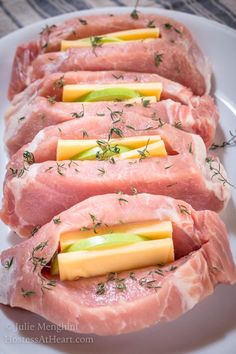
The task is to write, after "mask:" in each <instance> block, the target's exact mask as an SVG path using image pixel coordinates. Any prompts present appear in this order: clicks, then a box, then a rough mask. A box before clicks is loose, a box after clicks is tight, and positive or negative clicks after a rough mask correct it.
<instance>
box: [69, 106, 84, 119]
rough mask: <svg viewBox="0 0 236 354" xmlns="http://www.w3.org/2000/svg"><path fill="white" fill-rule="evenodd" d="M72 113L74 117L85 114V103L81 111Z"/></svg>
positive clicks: (80, 116)
mask: <svg viewBox="0 0 236 354" xmlns="http://www.w3.org/2000/svg"><path fill="white" fill-rule="evenodd" d="M71 115H72V117H73V118H82V117H83V116H84V105H83V104H82V110H81V111H80V112H79V113H77V112H73V113H71Z"/></svg>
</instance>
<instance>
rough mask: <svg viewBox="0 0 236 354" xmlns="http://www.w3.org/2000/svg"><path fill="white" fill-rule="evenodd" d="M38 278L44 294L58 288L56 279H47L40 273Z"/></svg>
mask: <svg viewBox="0 0 236 354" xmlns="http://www.w3.org/2000/svg"><path fill="white" fill-rule="evenodd" d="M38 276H39V278H40V281H41V291H42V293H43V294H44V291H45V290H49V291H50V290H53V288H54V287H55V286H56V283H57V282H56V280H54V279H47V278H45V277H44V276H42V274H40V273H38Z"/></svg>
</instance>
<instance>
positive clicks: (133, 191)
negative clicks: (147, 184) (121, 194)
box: [131, 187, 138, 195]
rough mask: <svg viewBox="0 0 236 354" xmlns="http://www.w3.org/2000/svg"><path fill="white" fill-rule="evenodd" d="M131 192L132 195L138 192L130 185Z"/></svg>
mask: <svg viewBox="0 0 236 354" xmlns="http://www.w3.org/2000/svg"><path fill="white" fill-rule="evenodd" d="M131 193H132V195H137V194H138V190H137V188H135V187H132V188H131Z"/></svg>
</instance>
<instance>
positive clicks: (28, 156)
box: [23, 150, 35, 165]
mask: <svg viewBox="0 0 236 354" xmlns="http://www.w3.org/2000/svg"><path fill="white" fill-rule="evenodd" d="M23 159H24V162H26V163H27V164H28V165H32V164H33V163H35V158H34V154H33V153H32V152H30V151H27V150H25V151H24V152H23Z"/></svg>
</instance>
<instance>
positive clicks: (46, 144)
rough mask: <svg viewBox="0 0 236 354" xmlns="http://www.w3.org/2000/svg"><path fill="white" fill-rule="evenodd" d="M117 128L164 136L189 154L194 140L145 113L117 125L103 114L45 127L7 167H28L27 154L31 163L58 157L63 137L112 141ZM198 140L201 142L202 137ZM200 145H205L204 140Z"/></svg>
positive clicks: (178, 150)
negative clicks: (58, 149) (146, 116)
mask: <svg viewBox="0 0 236 354" xmlns="http://www.w3.org/2000/svg"><path fill="white" fill-rule="evenodd" d="M163 102H164V101H163ZM158 116H159V115H158ZM98 123H99V124H98ZM113 129H117V130H113ZM116 131H118V132H120V134H121V135H122V137H130V136H140V135H147V136H152V135H160V136H161V138H162V140H163V141H164V142H165V145H166V146H167V147H168V149H169V152H170V153H171V154H175V153H179V154H181V153H188V152H189V147H190V146H191V145H192V142H193V140H194V137H193V136H192V134H189V133H186V132H184V131H183V130H180V129H178V128H175V127H173V126H172V125H170V124H167V123H165V122H162V121H159V120H156V121H154V120H153V119H148V118H146V119H143V117H142V116H141V115H136V114H133V115H129V116H128V117H127V118H125V117H124V116H122V119H121V120H120V121H118V122H117V123H115V124H114V123H113V121H112V119H111V117H110V116H109V115H105V116H100V117H99V118H98V117H97V116H89V117H88V118H86V119H73V120H69V121H66V122H64V123H61V124H58V125H54V126H50V127H47V128H45V129H43V130H41V131H40V132H39V133H38V134H37V135H36V136H35V138H34V139H33V140H32V142H31V143H29V144H26V145H24V146H23V147H22V148H21V149H19V150H18V151H17V152H16V153H15V154H14V155H13V156H12V158H11V160H10V162H9V163H8V166H7V169H8V170H9V169H18V170H20V169H21V168H23V167H24V166H26V165H27V163H26V162H27V161H26V159H25V158H24V156H25V154H28V155H29V154H31V155H32V156H31V160H32V161H31V164H32V163H39V162H44V161H51V160H56V150H57V142H58V140H59V139H63V140H66V139H72V140H75V139H96V140H100V139H105V140H108V139H109V136H110V137H111V138H119V136H118V135H117V134H116ZM197 140H199V141H200V139H198V138H197ZM199 146H201V143H200V145H199ZM200 154H202V152H200Z"/></svg>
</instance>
